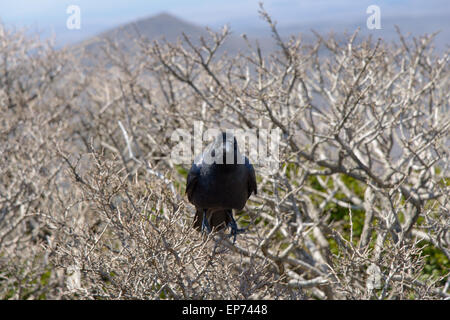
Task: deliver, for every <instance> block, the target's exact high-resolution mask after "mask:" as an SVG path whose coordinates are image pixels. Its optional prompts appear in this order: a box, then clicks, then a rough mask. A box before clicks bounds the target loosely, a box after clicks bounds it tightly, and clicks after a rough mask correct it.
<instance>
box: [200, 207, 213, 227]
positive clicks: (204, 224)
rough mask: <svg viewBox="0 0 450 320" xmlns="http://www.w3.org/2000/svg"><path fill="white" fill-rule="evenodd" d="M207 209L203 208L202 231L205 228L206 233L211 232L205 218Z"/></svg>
mask: <svg viewBox="0 0 450 320" xmlns="http://www.w3.org/2000/svg"><path fill="white" fill-rule="evenodd" d="M207 211H208V210H207V209H204V210H203V220H202V232H203V231H205V229H206V232H207V233H211V227H210V226H209V222H208V219H207V218H206V212H207Z"/></svg>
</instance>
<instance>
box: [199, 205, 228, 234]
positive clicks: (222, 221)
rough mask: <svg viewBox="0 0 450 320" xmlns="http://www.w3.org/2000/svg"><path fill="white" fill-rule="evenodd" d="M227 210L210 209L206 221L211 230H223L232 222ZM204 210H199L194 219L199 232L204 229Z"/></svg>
mask: <svg viewBox="0 0 450 320" xmlns="http://www.w3.org/2000/svg"><path fill="white" fill-rule="evenodd" d="M227 211H228V210H227V209H220V208H219V209H208V210H207V211H206V219H208V222H209V225H210V227H211V229H215V230H222V229H224V228H226V227H227V226H228V224H229V223H230V222H231V219H230V217H229V215H228V214H227ZM202 220H203V210H199V209H197V212H196V213H195V217H194V228H195V229H196V230H198V231H201V229H202Z"/></svg>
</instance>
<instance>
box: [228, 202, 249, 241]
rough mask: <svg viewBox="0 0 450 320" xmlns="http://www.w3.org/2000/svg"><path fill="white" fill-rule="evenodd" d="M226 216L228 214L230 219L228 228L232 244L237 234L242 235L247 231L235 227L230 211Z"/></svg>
mask: <svg viewBox="0 0 450 320" xmlns="http://www.w3.org/2000/svg"><path fill="white" fill-rule="evenodd" d="M227 214H228V216H229V217H230V223H229V224H228V226H229V227H230V229H231V232H230V237H233V244H234V243H235V242H236V236H237V235H238V234H239V233H244V232H245V231H246V230H247V229H239V228H238V227H237V224H236V220H234V218H233V212H232V211H231V210H230V211H227Z"/></svg>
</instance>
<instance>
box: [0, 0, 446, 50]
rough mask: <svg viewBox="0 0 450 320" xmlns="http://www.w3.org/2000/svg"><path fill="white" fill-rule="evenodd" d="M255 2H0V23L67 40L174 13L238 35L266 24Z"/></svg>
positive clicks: (412, 3)
mask: <svg viewBox="0 0 450 320" xmlns="http://www.w3.org/2000/svg"><path fill="white" fill-rule="evenodd" d="M263 2H264V4H265V8H266V10H267V11H268V12H269V13H270V14H271V15H272V17H273V18H274V19H275V20H277V21H278V24H279V26H288V25H293V24H308V23H324V24H327V23H330V24H332V22H333V21H350V20H351V21H359V20H361V21H365V20H366V19H367V16H368V15H367V14H366V9H367V7H368V6H369V5H371V4H376V5H378V6H379V7H380V9H381V15H382V17H387V18H389V17H397V16H399V17H405V16H407V17H411V18H413V17H416V16H423V15H441V16H442V15H444V16H445V15H447V17H449V18H450V4H449V0H426V1H424V0H382V1H380V0H353V1H350V0H277V1H276V0H265V1H263ZM258 3H259V0H134V1H133V0H131V1H118V0H0V20H1V21H2V22H3V23H5V24H6V25H7V26H18V27H23V26H26V27H28V28H29V29H31V30H32V31H42V32H43V34H45V35H47V34H48V33H49V31H50V30H52V31H53V32H55V33H56V35H57V37H65V38H67V39H68V40H67V42H70V41H73V40H78V39H81V38H85V37H88V36H92V35H94V34H97V33H99V32H101V31H104V30H106V29H109V28H112V27H115V26H117V25H119V24H124V23H126V22H129V21H133V20H135V19H138V18H144V17H148V16H152V15H155V14H158V13H160V12H168V13H172V14H174V15H176V16H178V17H180V18H183V19H185V20H188V21H190V22H194V23H196V24H198V25H208V26H211V27H220V26H222V25H224V24H226V23H228V24H230V25H231V28H232V29H233V28H234V29H237V30H238V31H240V32H242V31H245V29H246V28H259V27H263V26H264V24H263V23H262V21H261V20H260V19H259V17H258ZM69 5H78V6H79V7H80V10H81V29H80V30H68V29H67V27H66V20H67V18H68V16H69V15H68V14H67V13H66V10H67V7H68V6H69Z"/></svg>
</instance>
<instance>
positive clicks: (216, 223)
mask: <svg viewBox="0 0 450 320" xmlns="http://www.w3.org/2000/svg"><path fill="white" fill-rule="evenodd" d="M252 192H254V193H255V194H256V192H257V191H256V177H255V170H254V168H253V165H252V164H251V163H250V161H249V160H248V158H247V157H245V156H242V155H241V154H240V152H239V149H238V145H237V141H236V138H235V137H234V135H232V134H230V133H225V132H222V133H221V134H220V135H219V136H217V138H216V139H215V140H214V141H213V142H212V143H211V144H210V145H208V146H207V147H206V148H205V150H204V152H203V153H202V154H200V155H199V156H197V157H196V158H195V160H194V164H193V165H192V167H191V170H190V171H189V174H188V177H187V185H186V193H187V195H188V199H189V201H190V202H191V203H192V204H194V205H195V207H196V209H197V212H196V215H195V219H194V227H195V228H196V229H197V230H201V231H205V229H206V231H207V232H211V230H212V228H215V229H216V230H220V229H223V228H225V227H228V226H229V227H230V228H231V235H232V236H234V241H236V235H237V234H238V233H239V232H242V231H243V230H242V229H238V228H237V224H236V221H235V220H234V218H233V211H232V210H233V209H237V210H241V209H242V208H243V207H244V206H245V203H246V202H247V199H248V198H249V197H250V195H251V194H252Z"/></svg>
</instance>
